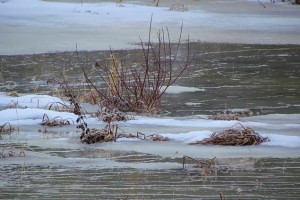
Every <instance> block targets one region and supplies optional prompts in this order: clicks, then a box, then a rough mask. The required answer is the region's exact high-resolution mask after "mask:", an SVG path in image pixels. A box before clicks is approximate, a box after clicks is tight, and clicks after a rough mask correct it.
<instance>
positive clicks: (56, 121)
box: [41, 114, 74, 127]
mask: <svg viewBox="0 0 300 200" xmlns="http://www.w3.org/2000/svg"><path fill="white" fill-rule="evenodd" d="M70 121H71V120H68V119H62V118H61V117H60V116H57V117H54V118H52V119H50V118H49V117H48V115H47V114H44V115H43V119H42V122H41V125H42V126H50V127H52V126H65V125H71V122H70ZM73 124H74V122H73Z"/></svg>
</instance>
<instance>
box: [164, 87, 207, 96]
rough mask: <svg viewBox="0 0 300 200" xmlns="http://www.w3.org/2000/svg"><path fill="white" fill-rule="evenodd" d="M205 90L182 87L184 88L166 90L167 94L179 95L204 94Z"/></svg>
mask: <svg viewBox="0 0 300 200" xmlns="http://www.w3.org/2000/svg"><path fill="white" fill-rule="evenodd" d="M165 88H166V87H165V86H163V87H162V88H161V90H165ZM204 91H205V89H202V88H196V87H184V86H172V85H171V86H169V87H168V88H167V90H166V93H168V94H179V93H183V92H204Z"/></svg>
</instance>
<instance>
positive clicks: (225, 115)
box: [208, 110, 258, 121]
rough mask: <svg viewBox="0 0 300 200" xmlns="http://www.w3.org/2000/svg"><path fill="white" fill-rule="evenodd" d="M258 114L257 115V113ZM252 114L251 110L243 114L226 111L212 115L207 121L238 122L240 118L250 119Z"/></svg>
mask: <svg viewBox="0 0 300 200" xmlns="http://www.w3.org/2000/svg"><path fill="white" fill-rule="evenodd" d="M257 114H258V113H257ZM253 115H254V114H253V112H252V111H251V110H249V111H244V112H233V111H230V110H226V111H224V112H220V113H216V114H214V115H211V116H209V117H208V118H209V119H213V120H225V121H230V120H240V118H241V117H251V116H253Z"/></svg>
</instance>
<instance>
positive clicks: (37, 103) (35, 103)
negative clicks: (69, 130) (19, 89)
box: [0, 93, 68, 108]
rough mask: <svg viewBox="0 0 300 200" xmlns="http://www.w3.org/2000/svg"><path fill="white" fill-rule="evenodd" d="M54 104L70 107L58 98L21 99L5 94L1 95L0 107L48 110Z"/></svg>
mask: <svg viewBox="0 0 300 200" xmlns="http://www.w3.org/2000/svg"><path fill="white" fill-rule="evenodd" d="M53 103H57V104H55V105H57V106H61V104H64V105H68V103H67V102H65V101H63V100H61V99H60V98H58V97H52V96H49V95H36V94H31V95H25V96H20V97H10V96H7V95H5V93H0V106H1V107H12V106H17V107H19V108H46V107H48V106H50V105H51V104H53Z"/></svg>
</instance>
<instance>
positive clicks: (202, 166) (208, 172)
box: [182, 156, 217, 176]
mask: <svg viewBox="0 0 300 200" xmlns="http://www.w3.org/2000/svg"><path fill="white" fill-rule="evenodd" d="M191 162H192V163H193V164H194V165H193V168H196V169H198V170H200V175H201V176H217V168H216V158H212V159H196V158H192V157H189V156H183V158H182V168H183V169H185V168H186V164H187V163H191Z"/></svg>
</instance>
